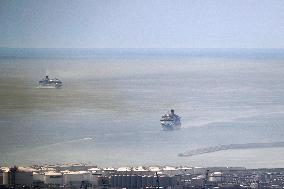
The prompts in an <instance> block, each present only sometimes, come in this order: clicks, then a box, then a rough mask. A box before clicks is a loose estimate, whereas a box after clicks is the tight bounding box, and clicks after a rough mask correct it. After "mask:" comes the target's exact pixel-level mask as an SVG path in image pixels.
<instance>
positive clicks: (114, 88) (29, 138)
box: [0, 57, 284, 167]
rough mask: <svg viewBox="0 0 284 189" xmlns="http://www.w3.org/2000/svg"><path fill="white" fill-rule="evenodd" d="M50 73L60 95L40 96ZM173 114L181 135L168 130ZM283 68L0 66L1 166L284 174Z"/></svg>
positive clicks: (19, 62)
mask: <svg viewBox="0 0 284 189" xmlns="http://www.w3.org/2000/svg"><path fill="white" fill-rule="evenodd" d="M46 74H48V75H49V76H50V77H57V78H59V79H61V80H62V81H63V83H64V86H63V88H62V89H38V88H36V86H37V82H38V80H39V79H41V78H42V77H44V76H45V75H46ZM170 109H175V111H176V113H177V114H179V115H180V116H181V117H182V129H181V130H177V131H171V132H166V131H162V130H161V127H160V123H159V119H160V117H161V115H162V114H164V113H166V112H167V111H169V110H170ZM283 136H284V59H281V58H280V59H279V58H277V59H273V58H266V59H261V58H256V59H253V58H243V57H242V58H237V57H233V58H228V57H227V58H222V57H217V58H216V57H215V58H213V57H211V58H210V57H209V58H208V57H207V58H206V57H197V58H193V57H192V58H190V57H186V58H177V57H175V58H155V57H150V58H149V57H148V58H143V57H139V58H133V57H132V58H127V57H124V58H94V57H93V58H38V57H37V58H30V59H29V58H2V59H0V164H1V165H12V164H20V165H27V164H45V163H63V162H83V163H93V164H97V165H99V166H121V165H130V166H132V165H140V164H143V165H165V164H167V165H188V166H245V167H284V159H283V157H284V148H269V149H246V150H227V151H220V152H215V153H210V154H203V155H198V156H193V157H178V153H181V152H185V151H189V150H193V149H197V148H203V147H209V146H215V145H223V144H224V145H226V144H238V143H251V142H254V143H258V142H259V143H261V142H275V141H284V139H283Z"/></svg>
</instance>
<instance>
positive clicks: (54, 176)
mask: <svg viewBox="0 0 284 189" xmlns="http://www.w3.org/2000/svg"><path fill="white" fill-rule="evenodd" d="M44 182H45V183H46V184H54V185H63V175H62V174H61V173H58V172H47V173H45V174H44Z"/></svg>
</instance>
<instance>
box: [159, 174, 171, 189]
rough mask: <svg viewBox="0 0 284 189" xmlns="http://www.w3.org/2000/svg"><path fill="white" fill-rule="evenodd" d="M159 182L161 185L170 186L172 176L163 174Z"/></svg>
mask: <svg viewBox="0 0 284 189" xmlns="http://www.w3.org/2000/svg"><path fill="white" fill-rule="evenodd" d="M159 184H160V186H161V187H168V186H170V177H169V176H165V175H162V176H160V177H159Z"/></svg>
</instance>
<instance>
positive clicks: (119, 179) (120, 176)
mask: <svg viewBox="0 0 284 189" xmlns="http://www.w3.org/2000/svg"><path fill="white" fill-rule="evenodd" d="M117 186H118V187H122V175H118V176H117Z"/></svg>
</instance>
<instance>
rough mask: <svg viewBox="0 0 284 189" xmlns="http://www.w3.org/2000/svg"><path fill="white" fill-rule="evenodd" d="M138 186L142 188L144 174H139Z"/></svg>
mask: <svg viewBox="0 0 284 189" xmlns="http://www.w3.org/2000/svg"><path fill="white" fill-rule="evenodd" d="M137 188H142V176H140V175H139V176H137Z"/></svg>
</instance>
